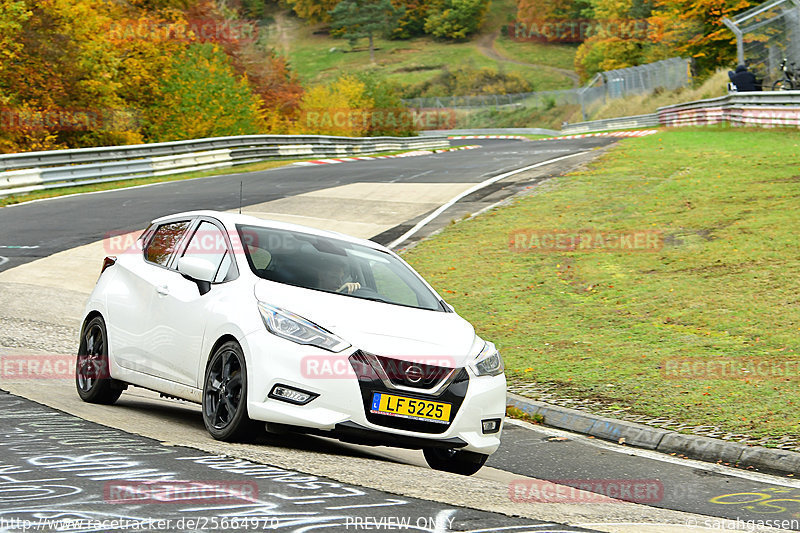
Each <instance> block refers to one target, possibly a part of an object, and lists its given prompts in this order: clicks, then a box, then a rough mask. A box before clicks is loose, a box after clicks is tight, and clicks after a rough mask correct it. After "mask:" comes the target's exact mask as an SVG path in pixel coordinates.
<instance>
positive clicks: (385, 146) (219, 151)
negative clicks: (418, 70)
mask: <svg viewBox="0 0 800 533" xmlns="http://www.w3.org/2000/svg"><path fill="white" fill-rule="evenodd" d="M448 146H450V142H449V141H448V140H447V137H437V136H426V137H330V136H324V135H242V136H237V137H215V138H209V139H197V140H190V141H176V142H167V143H153V144H136V145H130V146H110V147H100V148H81V149H75V150H52V151H46V152H25V153H19V154H6V155H0V196H7V195H9V194H18V193H26V192H31V191H36V190H43V189H55V188H59V187H67V186H70V185H76V184H80V185H88V184H93V183H102V182H107V181H120V180H127V179H136V178H144V177H153V176H165V175H169V174H177V173H183V172H193V171H199V170H212V169H218V168H225V167H231V166H234V165H242V164H245V163H257V162H261V161H265V160H271V159H297V158H308V157H342V156H348V155H366V154H373V153H377V152H391V151H398V150H423V149H436V148H446V147H448Z"/></svg>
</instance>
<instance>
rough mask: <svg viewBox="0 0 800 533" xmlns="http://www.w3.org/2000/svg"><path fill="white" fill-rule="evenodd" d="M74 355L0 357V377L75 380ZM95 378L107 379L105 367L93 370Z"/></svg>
mask: <svg viewBox="0 0 800 533" xmlns="http://www.w3.org/2000/svg"><path fill="white" fill-rule="evenodd" d="M76 361H77V356H75V355H57V354H48V355H2V356H0V377H1V378H2V379H4V380H12V379H69V380H74V379H75V365H76ZM95 366H97V365H93V370H92V372H94V373H95V377H97V378H107V377H109V375H108V369H107V368H106V367H105V366H101V367H100V368H94V367H95Z"/></svg>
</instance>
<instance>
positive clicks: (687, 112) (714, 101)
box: [658, 91, 800, 127]
mask: <svg viewBox="0 0 800 533" xmlns="http://www.w3.org/2000/svg"><path fill="white" fill-rule="evenodd" d="M658 119H659V122H660V123H661V125H662V126H667V127H674V126H698V125H706V124H719V123H721V122H728V123H730V124H733V125H736V126H762V127H774V126H795V127H798V126H800V91H774V92H753V93H732V94H729V95H727V96H721V97H719V98H708V99H706V100H697V101H695V102H687V103H685V104H676V105H670V106H665V107H659V108H658Z"/></svg>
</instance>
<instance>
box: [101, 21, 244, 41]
mask: <svg viewBox="0 0 800 533" xmlns="http://www.w3.org/2000/svg"><path fill="white" fill-rule="evenodd" d="M258 30H259V28H258V24H257V22H256V21H252V20H216V19H213V18H190V19H188V20H186V21H177V22H170V21H163V20H147V19H122V20H118V21H114V22H112V23H111V24H110V25H109V26H108V34H109V37H110V38H111V40H116V41H154V42H159V41H178V42H182V43H191V42H201V43H235V42H242V43H248V42H255V41H256V40H257V39H258V33H259V32H258Z"/></svg>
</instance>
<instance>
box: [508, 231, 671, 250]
mask: <svg viewBox="0 0 800 533" xmlns="http://www.w3.org/2000/svg"><path fill="white" fill-rule="evenodd" d="M663 247H664V238H663V236H662V234H661V231H658V230H621V231H601V230H594V229H579V230H570V229H518V230H514V231H512V232H511V234H510V235H509V240H508V249H509V250H511V251H512V252H538V253H562V252H657V251H659V250H661V249H662V248H663Z"/></svg>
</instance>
